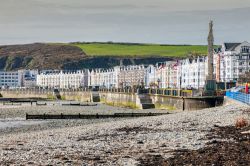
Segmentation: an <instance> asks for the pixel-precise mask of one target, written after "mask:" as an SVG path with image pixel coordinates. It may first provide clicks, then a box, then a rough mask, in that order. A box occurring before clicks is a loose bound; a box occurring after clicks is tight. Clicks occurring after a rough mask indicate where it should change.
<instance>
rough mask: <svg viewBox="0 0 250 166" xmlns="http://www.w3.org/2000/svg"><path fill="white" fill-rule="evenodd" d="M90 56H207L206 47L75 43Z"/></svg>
mask: <svg viewBox="0 0 250 166" xmlns="http://www.w3.org/2000/svg"><path fill="white" fill-rule="evenodd" d="M72 45H74V46H77V47H79V48H81V49H82V50H83V51H84V52H85V53H86V54H87V55H88V56H117V57H178V58H181V57H186V56H188V55H206V54H207V46H204V45H157V44H129V43H128V44H123V43H73V44H72Z"/></svg>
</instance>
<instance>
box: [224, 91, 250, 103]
mask: <svg viewBox="0 0 250 166" xmlns="http://www.w3.org/2000/svg"><path fill="white" fill-rule="evenodd" d="M226 96H227V97H229V98H231V99H234V100H237V101H240V102H242V103H246V104H250V94H245V93H242V92H230V91H227V92H226Z"/></svg>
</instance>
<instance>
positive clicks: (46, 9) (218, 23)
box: [0, 0, 250, 45]
mask: <svg viewBox="0 0 250 166" xmlns="http://www.w3.org/2000/svg"><path fill="white" fill-rule="evenodd" d="M0 4H1V5H0V45H5V44H25V43H33V42H76V41H86V42H93V41H97V42H106V41H113V42H133V43H161V44H206V43H207V41H206V40H207V34H208V22H209V20H210V19H212V20H213V21H214V37H215V43H216V44H221V43H223V42H243V41H249V42H250V19H249V16H250V0H0Z"/></svg>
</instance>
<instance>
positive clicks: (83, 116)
mask: <svg viewBox="0 0 250 166" xmlns="http://www.w3.org/2000/svg"><path fill="white" fill-rule="evenodd" d="M167 114H169V113H151V112H149V113H115V114H74V115H69V114H53V115H52V114H40V115H30V114H26V120H29V119H39V120H45V119H105V118H129V117H146V116H160V115H167Z"/></svg>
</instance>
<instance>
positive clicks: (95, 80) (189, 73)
mask: <svg viewBox="0 0 250 166" xmlns="http://www.w3.org/2000/svg"><path fill="white" fill-rule="evenodd" d="M207 66H208V65H207V57H206V56H199V57H193V58H186V59H182V60H176V61H167V62H159V63H157V64H152V65H147V66H145V65H132V66H116V67H114V68H111V69H91V70H89V69H86V70H78V71H59V70H44V71H37V70H19V71H14V72H13V71H12V72H6V71H0V86H1V87H2V88H5V87H8V88H15V87H42V88H60V89H76V88H80V87H101V88H125V87H138V86H143V87H146V88H194V89H199V88H203V87H204V85H205V80H206V75H207V73H208V72H207V68H208V67H207ZM248 71H250V43H248V42H242V43H224V44H223V45H222V47H221V48H220V49H217V50H216V51H215V52H214V79H216V81H217V82H232V81H237V79H238V78H239V77H240V75H242V74H244V73H245V72H248Z"/></svg>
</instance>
